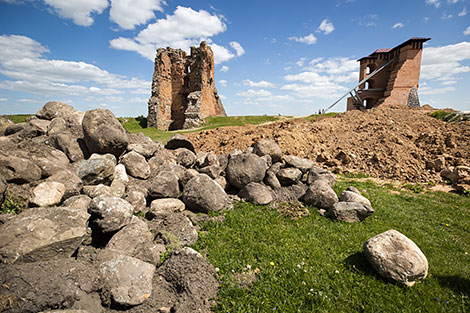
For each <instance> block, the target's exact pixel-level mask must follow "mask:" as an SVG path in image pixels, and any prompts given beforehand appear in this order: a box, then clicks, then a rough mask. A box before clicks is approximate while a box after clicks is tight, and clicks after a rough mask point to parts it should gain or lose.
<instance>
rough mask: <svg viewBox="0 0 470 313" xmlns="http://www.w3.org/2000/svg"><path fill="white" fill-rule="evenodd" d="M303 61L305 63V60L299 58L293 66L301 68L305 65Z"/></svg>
mask: <svg viewBox="0 0 470 313" xmlns="http://www.w3.org/2000/svg"><path fill="white" fill-rule="evenodd" d="M305 61H307V58H300V59H299V60H298V61H297V62H295V65H297V66H298V67H302V66H304V64H305Z"/></svg>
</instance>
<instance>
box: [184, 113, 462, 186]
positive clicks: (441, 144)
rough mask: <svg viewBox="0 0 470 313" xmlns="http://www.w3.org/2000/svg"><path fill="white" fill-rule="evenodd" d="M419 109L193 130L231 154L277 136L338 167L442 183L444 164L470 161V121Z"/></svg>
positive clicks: (195, 138)
mask: <svg viewBox="0 0 470 313" xmlns="http://www.w3.org/2000/svg"><path fill="white" fill-rule="evenodd" d="M433 110H434V109H432V108H431V107H429V106H424V107H422V108H418V109H410V108H403V107H399V108H398V107H389V106H388V107H378V108H374V109H372V110H368V111H367V112H360V111H349V112H345V113H342V114H338V115H336V116H334V117H328V116H324V117H320V118H318V119H315V120H313V121H306V120H304V119H296V120H292V121H284V122H274V123H272V124H268V125H264V126H253V125H246V126H241V127H223V128H218V129H214V130H204V131H201V132H199V133H194V134H188V137H189V139H190V140H191V141H192V142H193V143H194V146H195V147H196V149H197V150H199V151H201V150H202V151H214V152H215V153H219V154H227V153H229V152H230V151H232V150H233V149H235V148H238V149H240V150H245V149H246V148H247V147H249V146H251V145H253V144H254V143H256V142H257V141H258V140H260V139H272V140H274V141H276V142H277V143H278V144H279V146H280V147H281V149H282V152H283V153H284V154H290V155H296V156H299V157H303V158H309V159H311V160H314V161H316V162H317V163H319V164H324V165H326V166H328V167H329V168H331V169H333V170H334V171H336V172H339V173H341V172H353V173H357V172H362V173H364V174H367V175H370V176H373V177H377V178H384V179H395V180H400V181H409V182H440V181H442V178H441V176H440V174H439V172H440V170H441V169H440V168H439V167H437V168H435V167H434V166H433V161H434V160H436V159H440V160H444V163H445V164H442V166H441V167H442V168H444V167H449V166H458V165H466V166H468V165H470V140H469V138H470V122H468V121H466V122H461V123H446V122H443V121H440V120H437V119H435V118H433V117H431V116H430V115H429V114H430V113H431V112H432V111H433Z"/></svg>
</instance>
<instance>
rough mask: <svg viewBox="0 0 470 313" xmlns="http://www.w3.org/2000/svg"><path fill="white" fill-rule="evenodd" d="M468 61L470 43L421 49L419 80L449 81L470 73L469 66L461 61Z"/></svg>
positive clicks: (469, 57)
mask: <svg viewBox="0 0 470 313" xmlns="http://www.w3.org/2000/svg"><path fill="white" fill-rule="evenodd" d="M465 60H470V42H466V41H462V42H460V43H457V44H454V45H448V46H441V47H426V48H424V49H423V58H422V62H421V79H423V80H438V81H449V80H455V77H456V75H458V74H461V73H468V72H470V66H466V65H464V64H462V61H465Z"/></svg>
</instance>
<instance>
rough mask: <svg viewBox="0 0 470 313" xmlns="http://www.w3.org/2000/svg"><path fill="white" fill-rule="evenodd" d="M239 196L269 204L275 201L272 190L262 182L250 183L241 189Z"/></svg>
mask: <svg viewBox="0 0 470 313" xmlns="http://www.w3.org/2000/svg"><path fill="white" fill-rule="evenodd" d="M238 196H239V197H240V198H243V199H245V200H247V201H249V202H251V203H254V204H268V203H270V202H271V201H273V195H272V193H271V190H269V188H268V187H266V186H265V185H263V184H260V183H249V184H248V185H246V186H245V187H243V189H242V190H240V192H239V193H238Z"/></svg>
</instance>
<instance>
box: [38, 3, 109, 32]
mask: <svg viewBox="0 0 470 313" xmlns="http://www.w3.org/2000/svg"><path fill="white" fill-rule="evenodd" d="M44 2H45V3H46V4H48V5H49V6H51V7H52V8H53V9H54V11H55V13H57V14H58V15H59V16H60V17H62V18H70V19H72V21H73V22H74V23H75V24H77V25H80V26H90V25H92V24H93V17H92V14H101V13H102V12H103V11H104V9H106V8H107V7H108V0H44Z"/></svg>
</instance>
